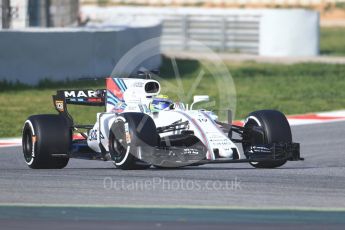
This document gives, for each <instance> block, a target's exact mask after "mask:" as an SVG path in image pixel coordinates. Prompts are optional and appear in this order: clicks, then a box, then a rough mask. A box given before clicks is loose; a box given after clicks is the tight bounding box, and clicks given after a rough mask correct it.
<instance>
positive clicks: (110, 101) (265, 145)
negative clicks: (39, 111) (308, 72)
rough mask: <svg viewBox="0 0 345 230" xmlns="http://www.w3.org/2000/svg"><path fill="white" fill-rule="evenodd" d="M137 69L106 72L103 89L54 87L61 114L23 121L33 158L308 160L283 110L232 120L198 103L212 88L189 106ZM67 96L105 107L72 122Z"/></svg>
mask: <svg viewBox="0 0 345 230" xmlns="http://www.w3.org/2000/svg"><path fill="white" fill-rule="evenodd" d="M140 76H141V77H137V78H130V77H128V78H111V77H109V78H106V79H105V81H106V89H100V90H59V91H57V94H56V95H54V96H53V102H54V105H55V108H56V110H57V111H58V114H56V115H33V116H30V117H29V118H28V119H27V120H26V121H25V124H24V128H23V138H22V142H23V143H22V144H23V153H24V158H25V161H26V163H27V164H28V166H29V167H30V168H34V169H41V168H46V169H59V168H64V167H65V166H66V165H67V164H68V161H69V159H70V158H81V159H95V160H96V159H98V160H104V161H113V162H114V164H115V166H116V167H117V168H121V169H146V168H149V167H151V166H152V165H153V166H155V167H157V168H177V167H183V166H196V165H202V164H209V163H241V162H247V163H250V164H251V165H252V166H254V167H256V168H275V167H279V166H282V165H284V164H285V163H286V162H287V161H298V160H303V159H302V158H300V148H299V144H298V143H293V142H292V135H291V129H290V126H289V123H288V121H287V119H286V117H285V116H284V115H283V114H282V113H281V112H278V111H275V110H261V111H256V112H252V113H250V114H249V115H248V117H247V118H246V120H245V122H244V126H243V127H242V126H237V125H233V124H231V123H232V122H231V114H230V112H229V114H230V115H229V119H228V121H227V122H221V121H219V120H218V117H217V115H216V114H214V113H213V112H211V111H206V110H200V109H199V110H194V109H193V106H194V105H195V104H196V103H200V102H204V101H208V100H209V97H208V96H205V95H203V96H194V102H193V103H192V104H191V105H190V106H189V108H188V105H184V104H183V103H174V102H172V101H171V100H169V99H168V98H166V97H161V96H159V95H160V90H161V89H160V84H159V82H157V81H156V80H153V79H152V78H151V75H150V73H149V72H146V73H145V74H141V75H140ZM143 76H144V77H143ZM67 104H74V105H86V106H104V107H105V108H106V112H101V113H97V115H96V123H95V124H86V125H80V124H75V123H74V120H73V118H72V117H71V115H70V114H69V112H68V110H67ZM77 134H78V135H77ZM235 136H237V138H236V137H235ZM236 143H238V144H237V145H236ZM240 150H241V151H240Z"/></svg>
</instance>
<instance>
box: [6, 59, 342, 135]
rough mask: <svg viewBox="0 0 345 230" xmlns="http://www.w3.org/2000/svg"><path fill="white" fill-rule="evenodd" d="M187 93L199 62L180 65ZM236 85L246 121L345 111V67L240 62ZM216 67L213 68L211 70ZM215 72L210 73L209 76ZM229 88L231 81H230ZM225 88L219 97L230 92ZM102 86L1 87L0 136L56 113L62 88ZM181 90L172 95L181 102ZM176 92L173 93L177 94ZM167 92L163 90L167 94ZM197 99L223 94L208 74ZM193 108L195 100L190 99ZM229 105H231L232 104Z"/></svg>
mask: <svg viewBox="0 0 345 230" xmlns="http://www.w3.org/2000/svg"><path fill="white" fill-rule="evenodd" d="M177 65H178V67H179V70H180V72H181V79H182V83H183V90H184V91H185V94H187V93H188V91H189V89H190V88H191V86H192V85H193V83H194V81H195V78H196V76H197V75H198V74H199V73H200V71H201V69H203V65H202V64H201V63H200V62H198V61H187V60H177ZM227 67H228V68H229V70H230V72H231V74H232V76H233V80H234V82H235V86H236V92H237V107H236V118H237V119H241V118H244V117H245V116H246V115H247V114H248V113H249V112H251V111H254V110H259V109H278V110H281V111H282V112H284V113H286V114H299V113H307V112H315V111H327V110H337V109H345V65H331V64H295V65H275V64H258V63H251V62H248V63H242V64H227ZM213 68H215V67H213ZM213 70H214V69H211V72H212V71H213ZM161 75H162V77H164V79H165V80H164V82H163V84H162V85H163V86H164V85H167V84H173V85H177V82H176V79H175V77H174V74H173V70H172V67H171V62H170V60H167V59H164V64H163V67H162V74H161ZM230 83H231V82H230ZM226 84H227V83H224V85H222V86H221V90H222V92H221V94H222V95H224V94H226V93H229V95H231V93H232V92H227V91H228V90H231V87H229V86H228V85H226ZM103 87H104V86H103V84H102V83H101V82H90V81H89V82H65V83H52V82H47V81H46V82H43V83H41V84H40V85H39V86H37V87H29V86H25V85H20V84H12V85H11V84H8V83H1V84H0V89H1V91H0V108H1V109H0V116H1V120H0V127H1V129H0V137H11V136H20V132H21V128H22V124H23V122H24V121H25V119H26V118H27V117H28V116H29V115H31V114H40V113H55V110H54V108H53V103H52V99H51V95H52V94H53V93H55V91H56V89H59V88H75V89H77V88H103ZM183 90H182V88H181V87H180V88H178V89H177V90H173V92H172V91H171V90H170V92H168V93H169V94H172V98H174V99H175V100H177V98H178V95H179V94H181V92H182V91H183ZM174 91H175V92H174ZM164 92H166V90H163V93H164ZM195 93H197V94H210V96H211V97H212V98H213V99H215V101H216V105H219V89H218V87H217V85H216V81H215V78H213V77H212V75H211V73H210V71H205V75H204V78H203V80H202V82H201V83H200V85H199V86H198V88H197V90H196V92H195ZM186 100H187V102H189V103H190V101H191V98H186ZM233 102H234V101H231V102H229V103H233ZM97 111H103V108H100V107H81V106H71V113H72V115H73V116H74V117H75V119H76V121H78V122H79V123H93V122H94V121H95V113H96V112H97Z"/></svg>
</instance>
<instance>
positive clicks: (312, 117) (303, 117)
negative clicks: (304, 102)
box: [288, 114, 345, 120]
mask: <svg viewBox="0 0 345 230" xmlns="http://www.w3.org/2000/svg"><path fill="white" fill-rule="evenodd" d="M288 118H289V119H301V120H338V119H345V117H332V116H320V115H317V114H305V115H293V116H288Z"/></svg>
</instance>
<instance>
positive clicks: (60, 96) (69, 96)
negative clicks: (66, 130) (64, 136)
mask: <svg viewBox="0 0 345 230" xmlns="http://www.w3.org/2000/svg"><path fill="white" fill-rule="evenodd" d="M105 95H106V90H105V89H99V90H91V89H87V90H58V91H57V92H56V95H53V103H54V107H55V109H56V110H57V111H58V113H59V114H61V115H63V116H64V117H66V118H67V120H68V121H70V123H71V126H73V118H72V116H71V115H70V114H69V113H68V110H67V105H68V104H72V105H86V106H105V105H106V96H105Z"/></svg>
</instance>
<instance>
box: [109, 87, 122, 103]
mask: <svg viewBox="0 0 345 230" xmlns="http://www.w3.org/2000/svg"><path fill="white" fill-rule="evenodd" d="M107 97H108V98H109V97H110V98H113V99H114V100H115V101H121V100H120V99H119V98H118V97H116V96H115V95H114V94H113V93H112V92H110V91H109V90H108V94H107Z"/></svg>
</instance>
